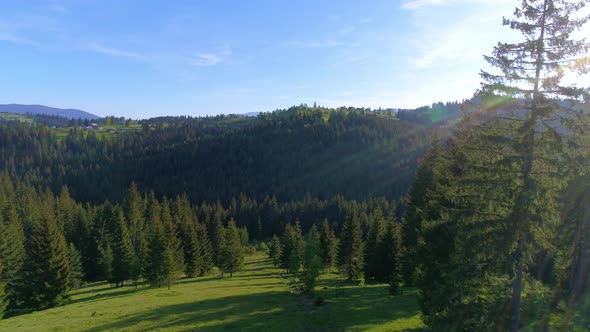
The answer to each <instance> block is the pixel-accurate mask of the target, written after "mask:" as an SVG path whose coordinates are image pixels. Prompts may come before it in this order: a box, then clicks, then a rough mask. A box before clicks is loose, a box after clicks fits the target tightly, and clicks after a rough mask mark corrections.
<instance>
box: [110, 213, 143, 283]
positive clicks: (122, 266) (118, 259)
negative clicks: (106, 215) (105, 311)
mask: <svg viewBox="0 0 590 332" xmlns="http://www.w3.org/2000/svg"><path fill="white" fill-rule="evenodd" d="M111 249H112V252H111V253H109V252H106V255H112V256H111V257H106V259H107V260H109V259H110V260H112V264H111V271H110V272H111V275H110V278H109V279H108V280H109V282H112V283H115V285H116V286H117V287H118V286H122V285H123V283H124V282H125V281H126V280H129V279H133V269H134V268H136V267H135V266H134V264H137V260H136V259H135V258H134V257H133V254H134V250H133V245H132V243H131V236H130V234H129V231H128V229H127V222H126V221H125V216H124V215H123V212H122V211H120V210H119V211H118V213H117V220H116V226H115V233H114V234H113V242H112V248H111V247H110V246H109V248H108V249H106V250H107V251H110V250H111Z"/></svg>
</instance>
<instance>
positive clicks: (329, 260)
mask: <svg viewBox="0 0 590 332" xmlns="http://www.w3.org/2000/svg"><path fill="white" fill-rule="evenodd" d="M320 252H321V257H322V269H323V270H324V271H325V270H328V272H329V271H330V270H331V269H332V267H333V266H334V264H335V263H336V258H337V255H338V238H337V237H336V233H335V232H334V229H333V228H331V227H330V224H329V223H328V219H325V220H324V223H323V224H322V232H321V233H320Z"/></svg>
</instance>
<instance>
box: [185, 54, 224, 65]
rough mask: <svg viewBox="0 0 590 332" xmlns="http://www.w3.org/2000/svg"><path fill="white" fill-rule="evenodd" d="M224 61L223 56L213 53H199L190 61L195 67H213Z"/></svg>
mask: <svg viewBox="0 0 590 332" xmlns="http://www.w3.org/2000/svg"><path fill="white" fill-rule="evenodd" d="M222 61H223V56H222V55H220V54H213V53H199V54H197V55H196V57H194V58H192V59H191V60H189V63H190V64H191V65H193V66H213V65H216V64H218V63H220V62H222Z"/></svg>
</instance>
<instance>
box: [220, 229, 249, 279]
mask: <svg viewBox="0 0 590 332" xmlns="http://www.w3.org/2000/svg"><path fill="white" fill-rule="evenodd" d="M224 234H225V240H224V241H223V244H222V246H221V248H220V251H219V255H220V265H221V266H220V268H221V270H222V271H223V272H228V273H229V274H230V277H233V273H234V272H236V271H239V270H240V269H241V268H242V265H243V264H244V257H245V255H244V248H243V247H242V243H241V241H240V234H239V230H238V227H237V226H236V222H235V221H234V220H233V218H232V219H230V221H229V223H228V224H227V228H226V229H225V231H224Z"/></svg>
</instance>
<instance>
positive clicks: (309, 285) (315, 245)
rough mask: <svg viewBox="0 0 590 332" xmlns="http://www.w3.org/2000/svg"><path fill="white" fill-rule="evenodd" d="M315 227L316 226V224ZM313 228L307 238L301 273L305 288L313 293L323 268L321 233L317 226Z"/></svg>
mask: <svg viewBox="0 0 590 332" xmlns="http://www.w3.org/2000/svg"><path fill="white" fill-rule="evenodd" d="M313 227H315V225H314V226H313ZM312 229H313V230H312V231H310V232H309V233H308V234H307V237H306V240H305V249H304V255H303V272H302V273H301V279H302V280H303V285H304V290H305V292H307V293H312V292H313V291H314V289H315V285H316V282H317V279H318V277H319V275H320V270H321V268H322V259H321V257H320V240H319V233H318V231H317V229H316V228H312Z"/></svg>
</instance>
